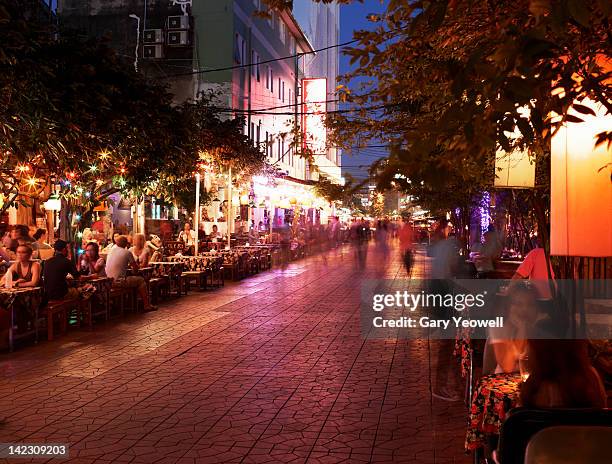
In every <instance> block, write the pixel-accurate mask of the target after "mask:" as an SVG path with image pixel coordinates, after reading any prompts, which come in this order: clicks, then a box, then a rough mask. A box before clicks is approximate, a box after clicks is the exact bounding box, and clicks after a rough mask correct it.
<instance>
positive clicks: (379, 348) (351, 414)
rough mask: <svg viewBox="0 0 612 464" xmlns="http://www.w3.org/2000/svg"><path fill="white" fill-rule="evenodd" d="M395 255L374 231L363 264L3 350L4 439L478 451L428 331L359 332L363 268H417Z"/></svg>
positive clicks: (239, 289) (221, 454)
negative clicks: (471, 446)
mask: <svg viewBox="0 0 612 464" xmlns="http://www.w3.org/2000/svg"><path fill="white" fill-rule="evenodd" d="M395 254H397V252H394V253H393V254H392V256H393V259H391V260H390V262H387V263H385V261H384V259H382V257H381V256H380V255H377V254H376V253H375V252H374V246H371V247H370V256H368V261H367V265H366V268H365V269H364V270H359V269H358V266H356V264H355V261H354V259H353V255H352V252H351V249H350V248H349V247H344V248H343V249H342V250H341V251H340V252H336V253H330V254H328V255H326V256H318V257H314V258H309V259H307V260H303V261H300V262H297V263H292V264H291V265H290V266H289V267H288V268H287V269H285V270H274V271H271V272H267V273H263V274H260V275H258V276H255V277H251V278H249V279H246V280H244V281H242V282H240V283H238V284H230V285H227V286H226V287H225V288H224V289H221V290H217V291H212V292H206V293H195V294H190V295H189V296H187V297H183V298H180V299H178V300H174V301H172V302H170V303H167V304H165V305H163V306H162V307H161V308H160V310H159V311H157V312H153V313H147V314H139V315H132V316H129V317H127V318H125V319H123V320H120V321H115V322H110V323H108V324H106V325H99V326H97V327H96V329H95V330H94V331H93V332H86V331H80V332H77V331H75V332H72V333H70V334H69V335H67V336H65V337H60V338H59V339H57V340H55V341H53V342H51V343H43V344H41V345H39V346H33V347H28V348H22V349H20V350H19V351H17V352H16V353H13V354H10V355H9V354H2V355H0V376H1V377H0V378H2V382H1V383H0V416H6V422H5V423H4V424H3V425H0V443H2V442H5V443H6V442H46V443H59V442H65V443H69V444H70V456H71V459H70V462H79V463H93V462H96V463H130V462H131V463H175V462H176V463H181V464H187V463H233V462H236V463H239V462H243V463H264V462H283V463H285V462H287V463H288V462H295V463H303V462H309V463H310V462H312V463H318V462H330V463H331V462H348V463H361V462H363V463H365V462H398V463H400V462H406V463H411V462H415V463H427V464H429V463H468V462H470V460H469V458H468V457H467V456H466V455H464V454H463V446H462V445H463V439H464V434H465V422H466V409H465V406H463V404H462V403H446V402H441V401H438V400H433V401H432V398H431V396H430V393H429V392H430V378H431V375H430V373H431V369H430V362H429V361H430V356H429V349H428V343H427V341H426V340H417V341H409V340H395V339H391V340H367V339H365V338H364V337H362V335H361V334H360V317H359V297H360V281H361V280H362V279H364V278H382V277H384V278H390V279H396V278H397V279H400V278H404V277H405V273H404V271H403V270H402V269H401V266H400V262H399V259H398V257H397V256H395ZM424 261H425V258H423V257H420V258H419V259H418V260H417V264H416V267H415V275H417V276H418V275H419V274H421V273H422V272H423V269H424ZM432 351H433V350H432ZM0 461H1V460H0ZM14 462H26V461H24V460H19V461H14ZM57 462H60V461H57ZM64 462H66V461H64Z"/></svg>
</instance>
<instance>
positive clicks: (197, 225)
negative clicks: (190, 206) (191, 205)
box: [193, 172, 200, 256]
mask: <svg viewBox="0 0 612 464" xmlns="http://www.w3.org/2000/svg"><path fill="white" fill-rule="evenodd" d="M195 178H196V194H195V195H196V197H195V218H194V221H193V226H194V228H195V233H196V240H195V249H194V253H193V254H194V255H195V256H197V255H198V246H199V245H200V237H199V232H200V173H199V172H196V175H195Z"/></svg>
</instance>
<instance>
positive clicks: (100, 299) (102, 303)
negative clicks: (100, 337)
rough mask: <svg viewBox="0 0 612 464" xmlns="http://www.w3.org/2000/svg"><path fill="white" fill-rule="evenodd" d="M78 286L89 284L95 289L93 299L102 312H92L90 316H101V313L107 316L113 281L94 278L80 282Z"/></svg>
mask: <svg viewBox="0 0 612 464" xmlns="http://www.w3.org/2000/svg"><path fill="white" fill-rule="evenodd" d="M80 284H83V285H87V284H90V285H92V286H93V287H94V288H95V292H94V295H93V298H94V300H95V301H96V302H97V303H98V307H99V308H102V310H101V311H97V312H94V313H93V314H92V315H93V316H95V315H97V314H101V313H102V312H104V313H105V314H108V311H109V308H110V294H111V290H112V288H113V279H111V278H110V277H96V278H95V279H85V280H82V281H81V282H80ZM92 311H93V309H92Z"/></svg>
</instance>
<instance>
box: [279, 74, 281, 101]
mask: <svg viewBox="0 0 612 464" xmlns="http://www.w3.org/2000/svg"><path fill="white" fill-rule="evenodd" d="M278 99H279V100H280V99H281V78H280V77H279V78H278Z"/></svg>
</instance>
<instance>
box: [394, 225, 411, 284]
mask: <svg viewBox="0 0 612 464" xmlns="http://www.w3.org/2000/svg"><path fill="white" fill-rule="evenodd" d="M403 221H404V222H403V224H402V226H401V228H400V230H399V233H398V236H399V242H400V253H401V254H402V260H403V262H404V267H405V268H406V274H408V275H410V271H411V270H412V263H413V261H414V256H413V241H414V230H413V229H412V226H411V225H410V219H409V218H408V217H404V219H403Z"/></svg>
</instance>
